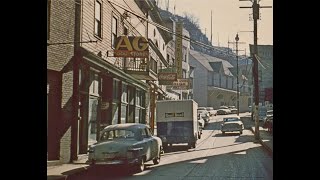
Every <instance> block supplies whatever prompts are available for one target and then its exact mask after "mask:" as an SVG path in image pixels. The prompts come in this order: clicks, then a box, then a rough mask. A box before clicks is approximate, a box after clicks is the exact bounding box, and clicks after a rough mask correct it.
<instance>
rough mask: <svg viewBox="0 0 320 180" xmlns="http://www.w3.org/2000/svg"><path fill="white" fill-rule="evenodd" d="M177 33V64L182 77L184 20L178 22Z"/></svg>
mask: <svg viewBox="0 0 320 180" xmlns="http://www.w3.org/2000/svg"><path fill="white" fill-rule="evenodd" d="M176 34H177V35H176V48H175V56H176V59H175V65H176V67H177V73H178V78H182V22H177V26H176Z"/></svg>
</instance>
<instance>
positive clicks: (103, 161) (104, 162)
mask: <svg viewBox="0 0 320 180" xmlns="http://www.w3.org/2000/svg"><path fill="white" fill-rule="evenodd" d="M138 162H139V158H133V159H125V160H123V159H114V160H107V159H100V160H96V159H92V160H88V161H87V162H86V163H87V164H94V165H130V164H137V163H138Z"/></svg>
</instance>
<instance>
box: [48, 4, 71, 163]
mask: <svg viewBox="0 0 320 180" xmlns="http://www.w3.org/2000/svg"><path fill="white" fill-rule="evenodd" d="M74 19H75V3H74V2H73V1H63V0H48V1H47V22H48V23H47V26H48V27H47V43H48V44H50V45H48V46H47V160H48V161H51V162H53V163H57V162H63V163H66V162H69V160H70V145H71V122H72V120H71V119H72V114H73V108H72V95H73V78H74V71H73V69H72V62H73V57H74V46H73V44H64V43H66V42H73V41H74V38H75V29H74V25H75V22H74ZM55 43H58V44H55ZM52 44H54V45H52Z"/></svg>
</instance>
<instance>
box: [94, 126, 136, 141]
mask: <svg viewBox="0 0 320 180" xmlns="http://www.w3.org/2000/svg"><path fill="white" fill-rule="evenodd" d="M124 138H126V139H134V138H135V134H134V132H133V131H131V130H127V129H114V130H110V131H105V132H103V133H102V134H101V138H100V141H111V140H115V139H124Z"/></svg>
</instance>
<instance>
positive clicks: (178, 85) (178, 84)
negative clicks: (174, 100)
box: [172, 79, 191, 90]
mask: <svg viewBox="0 0 320 180" xmlns="http://www.w3.org/2000/svg"><path fill="white" fill-rule="evenodd" d="M190 85H191V83H190V79H177V81H174V82H173V83H172V89H174V90H187V89H190Z"/></svg>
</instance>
